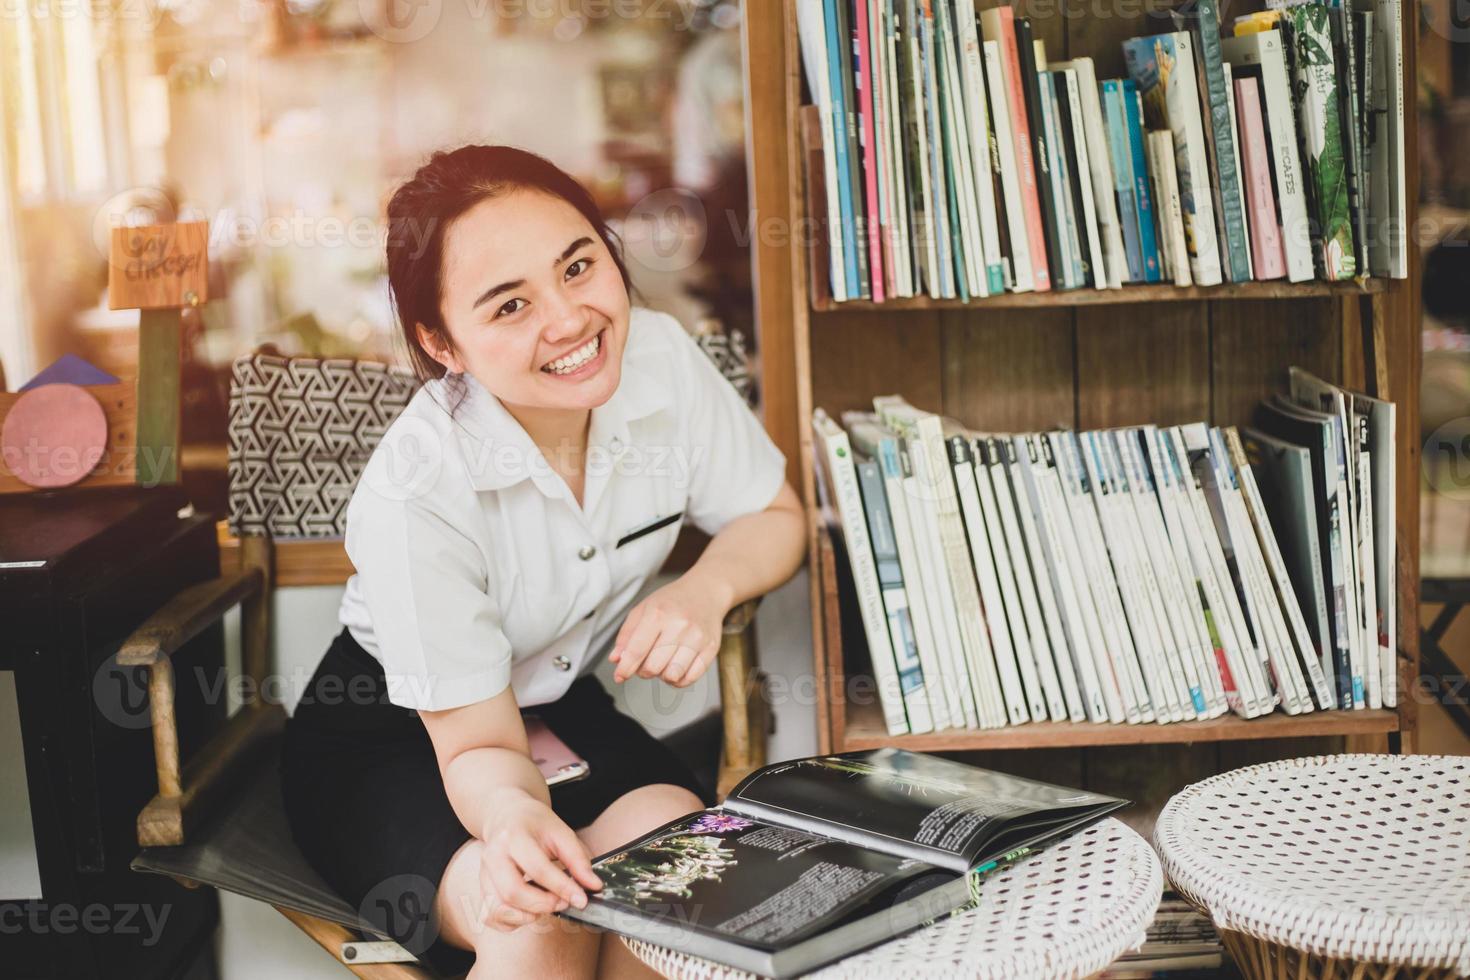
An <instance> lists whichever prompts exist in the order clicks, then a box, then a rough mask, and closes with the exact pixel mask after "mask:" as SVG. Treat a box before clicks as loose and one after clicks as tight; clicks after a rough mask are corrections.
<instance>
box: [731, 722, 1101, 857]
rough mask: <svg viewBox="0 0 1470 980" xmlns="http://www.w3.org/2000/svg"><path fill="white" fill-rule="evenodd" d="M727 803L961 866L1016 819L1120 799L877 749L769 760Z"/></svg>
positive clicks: (1058, 818)
mask: <svg viewBox="0 0 1470 980" xmlns="http://www.w3.org/2000/svg"><path fill="white" fill-rule="evenodd" d="M725 805H726V807H727V808H728V809H730V810H735V811H739V812H742V813H749V814H753V815H758V816H760V817H763V818H764V819H767V820H779V821H781V822H782V823H789V824H792V825H795V826H800V827H802V828H803V829H805V830H808V831H812V832H816V833H822V832H830V833H831V834H833V835H834V836H837V837H841V838H842V839H844V840H853V841H859V842H861V843H864V844H866V845H868V846H869V847H876V848H882V849H884V850H887V851H890V852H892V853H894V854H906V855H909V856H913V857H925V858H926V859H929V860H933V861H934V862H935V863H936V864H940V865H941V866H943V867H951V868H952V869H954V870H960V869H961V867H962V866H963V867H964V868H969V867H973V866H974V863H975V862H976V861H977V860H978V859H979V858H981V857H982V856H986V857H994V856H997V855H992V854H990V853H989V845H991V844H997V845H999V844H1001V843H1002V842H1004V844H1005V845H1010V844H1012V843H1013V842H1014V840H1015V834H1014V833H1013V831H1016V830H1017V829H1019V828H1021V827H1035V826H1038V825H1040V824H1042V823H1047V822H1056V823H1066V822H1069V821H1070V819H1071V818H1073V817H1076V816H1078V815H1079V814H1081V813H1086V812H1088V811H1092V810H1097V811H1099V812H1107V811H1110V810H1111V809H1114V808H1116V807H1117V806H1119V805H1121V802H1120V801H1118V800H1114V799H1113V798H1112V797H1107V796H1101V795H1099V794H1096V793H1087V792H1083V791H1081V790H1073V789H1065V788H1063V787H1059V786H1051V785H1049V784H1046V783H1041V782H1036V781H1033V780H1029V779H1022V778H1020V777H1017V776H1009V775H1006V774H1004V773H998V772H991V771H988V770H985V769H977V768H975V767H973V766H967V765H964V764H963V763H958V762H951V761H949V760H947V759H943V758H939V757H937V756H931V755H925V754H922V753H914V752H906V751H903V750H902V749H876V750H873V751H870V752H854V753H848V754H845V755H840V756H837V755H834V756H820V757H817V758H812V759H799V760H795V761H792V762H786V763H778V764H776V765H771V766H766V767H765V768H764V769H761V770H759V771H757V772H755V773H753V774H751V775H750V776H749V777H747V778H746V780H745V781H744V782H742V783H741V784H740V785H739V786H736V787H735V789H734V790H733V791H731V793H730V797H729V799H728V800H726V804H725ZM1008 849H1009V846H1002V847H1001V850H1008ZM947 856H948V860H946V857H947Z"/></svg>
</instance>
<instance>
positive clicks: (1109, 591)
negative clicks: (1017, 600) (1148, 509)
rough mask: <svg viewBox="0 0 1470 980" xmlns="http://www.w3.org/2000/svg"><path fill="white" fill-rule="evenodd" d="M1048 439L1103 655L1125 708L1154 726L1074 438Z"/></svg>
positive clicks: (1065, 434) (1063, 434)
mask: <svg viewBox="0 0 1470 980" xmlns="http://www.w3.org/2000/svg"><path fill="white" fill-rule="evenodd" d="M1069 436H1071V438H1070V439H1069V438H1068V437H1069ZM1047 440H1048V444H1049V445H1050V447H1051V450H1052V453H1053V454H1054V457H1055V459H1056V470H1057V477H1058V480H1059V491H1060V492H1061V493H1062V494H1063V495H1064V497H1065V499H1066V504H1067V506H1068V507H1069V508H1070V510H1071V516H1072V529H1073V531H1074V532H1076V538H1077V547H1078V553H1079V555H1080V557H1081V560H1082V570H1084V571H1085V574H1086V581H1085V582H1084V583H1083V587H1085V588H1088V589H1089V590H1090V591H1091V594H1092V601H1093V605H1094V607H1095V608H1096V610H1097V619H1098V626H1099V628H1100V630H1101V635H1102V639H1103V643H1104V650H1105V652H1106V656H1107V659H1108V661H1109V663H1110V665H1111V667H1112V671H1113V675H1114V677H1116V679H1117V681H1118V685H1119V693H1120V694H1121V695H1122V696H1123V706H1124V709H1125V711H1127V712H1131V713H1133V714H1136V715H1137V717H1138V720H1139V721H1154V720H1155V717H1156V714H1155V709H1156V706H1155V705H1154V703H1153V700H1152V698H1151V696H1150V692H1149V690H1148V687H1147V685H1146V684H1145V683H1144V679H1143V668H1142V666H1141V665H1140V664H1139V662H1138V653H1137V651H1136V650H1135V649H1134V646H1133V637H1132V634H1131V632H1130V631H1129V629H1128V622H1127V618H1126V616H1125V615H1124V612H1123V604H1122V601H1121V599H1120V597H1119V595H1118V582H1117V579H1116V577H1115V576H1114V575H1113V569H1112V566H1111V565H1109V564H1108V557H1107V550H1106V546H1105V544H1104V542H1103V537H1102V528H1101V527H1100V526H1099V524H1098V519H1097V511H1096V509H1095V508H1094V507H1093V504H1092V501H1091V500H1090V498H1089V495H1088V494H1087V492H1086V490H1085V488H1084V485H1083V482H1082V481H1083V478H1084V476H1085V474H1084V473H1083V471H1082V468H1081V463H1082V460H1081V458H1080V455H1079V454H1078V452H1077V449H1076V437H1075V435H1074V434H1073V433H1070V432H1067V431H1057V432H1051V433H1048V434H1047Z"/></svg>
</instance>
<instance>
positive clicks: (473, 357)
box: [282, 146, 806, 977]
mask: <svg viewBox="0 0 1470 980" xmlns="http://www.w3.org/2000/svg"><path fill="white" fill-rule="evenodd" d="M389 228H390V234H389V240H388V270H389V281H390V285H391V287H392V291H393V297H394V302H395V305H396V307H397V313H398V316H399V319H400V321H401V324H402V329H403V331H404V338H405V340H406V341H407V343H408V346H409V349H410V350H411V352H412V354H413V359H414V363H415V365H416V367H417V368H418V370H419V372H420V374H421V375H422V376H423V377H424V379H425V383H424V385H423V387H422V388H421V389H420V390H419V392H418V393H417V394H416V395H415V396H414V398H413V400H412V401H411V402H410V403H409V405H408V406H407V407H406V408H405V409H404V411H403V412H402V414H401V415H400V416H399V417H398V419H397V420H396V421H395V422H394V423H393V425H392V426H391V427H390V428H389V430H388V431H387V433H385V435H384V436H383V439H382V441H381V442H380V444H379V446H378V448H377V449H376V450H375V452H374V454H373V457H372V458H371V460H370V461H369V463H368V465H367V468H366V470H365V471H364V473H363V477H362V480H361V481H360V483H359V485H358V488H357V490H356V492H355V493H354V495H353V497H352V501H351V503H350V505H349V507H348V511H347V551H348V555H349V556H350V558H351V559H352V564H353V566H354V567H355V568H356V570H357V574H356V575H355V576H354V577H353V578H352V579H351V580H350V581H349V582H348V586H347V590H346V593H345V595H344V598H343V601H342V607H341V613H340V619H341V622H342V625H343V627H344V628H343V631H342V632H341V634H339V635H338V637H337V638H336V640H335V641H334V642H333V644H332V646H331V648H330V649H329V650H328V651H327V654H326V655H325V657H323V659H322V663H321V665H320V666H319V667H318V669H317V672H316V675H315V676H314V678H313V679H312V682H311V685H310V686H309V688H308V691H307V693H306V696H304V697H303V699H302V706H301V707H300V708H299V709H298V710H297V712H296V714H295V716H294V717H293V718H292V719H291V722H290V724H289V726H288V729H287V741H286V747H285V751H284V754H283V757H282V779H283V783H282V786H283V792H284V795H285V799H286V804H287V811H288V814H289V815H290V818H291V823H292V830H293V833H294V834H295V836H296V838H297V841H298V843H299V844H300V846H301V850H302V852H303V853H304V854H305V855H306V857H307V858H308V860H309V861H311V863H312V864H313V865H314V866H315V867H316V868H317V870H318V871H319V872H320V873H321V874H322V876H323V877H324V878H325V879H326V880H327V881H328V882H329V883H330V884H332V885H333V886H334V887H335V888H337V889H338V890H340V891H341V892H342V893H343V895H344V896H345V897H347V898H348V899H349V900H350V901H353V902H355V903H358V904H359V906H360V908H361V913H362V914H363V915H364V916H365V917H367V918H368V919H370V920H372V921H375V922H377V923H378V924H379V926H380V928H382V929H383V931H385V932H387V933H389V934H391V935H393V936H394V937H395V938H397V939H399V941H400V942H402V943H403V944H404V945H405V946H408V947H409V948H410V949H411V950H412V951H414V952H416V953H420V954H421V955H423V956H424V957H425V958H426V959H428V960H429V961H430V962H431V963H432V964H433V965H435V966H437V967H439V968H441V969H442V970H444V971H445V972H458V970H461V969H463V968H464V967H465V966H466V965H467V964H468V963H469V961H470V959H471V956H470V953H471V952H472V953H473V968H472V970H471V974H470V975H471V977H480V976H491V975H495V976H519V975H536V974H538V973H539V974H541V975H549V976H558V977H561V976H593V975H609V976H610V975H626V976H636V975H640V974H641V973H643V972H644V969H645V968H643V967H641V966H640V965H639V964H638V963H637V962H636V961H635V960H633V959H632V958H631V957H630V956H629V954H627V951H626V950H625V949H624V948H623V947H622V945H621V943H618V942H613V941H606V937H604V936H603V935H601V934H600V933H598V932H596V931H595V930H591V929H588V928H585V927H582V926H579V925H574V924H571V923H569V922H566V921H564V920H561V919H552V918H550V917H549V913H552V912H555V911H558V910H560V909H565V908H567V907H568V905H572V904H576V905H578V906H580V905H583V904H585V902H586V901H587V893H588V891H594V890H596V889H598V888H600V887H601V882H599V881H598V879H597V877H596V875H595V874H594V873H593V871H592V868H591V864H590V861H589V857H590V855H592V854H597V853H601V852H603V851H606V850H609V849H611V848H613V847H615V846H617V845H620V844H622V843H623V842H625V841H627V840H629V839H632V838H634V837H637V836H639V835H640V834H641V833H643V832H645V831H647V830H648V829H651V828H652V827H655V826H658V825H661V824H662V823H665V822H667V821H668V820H670V819H672V818H674V817H677V816H680V815H682V814H684V813H687V812H690V811H692V810H696V809H699V808H700V807H701V806H702V805H703V804H704V803H706V802H708V801H707V800H706V799H704V798H703V797H704V794H703V791H702V790H701V789H700V786H699V784H698V781H697V780H696V779H695V777H694V776H693V775H692V774H691V773H690V772H689V771H688V770H687V769H686V768H685V766H684V765H683V764H682V763H681V762H679V761H678V760H677V759H676V758H675V757H674V756H673V755H672V753H670V752H669V750H668V749H667V748H665V747H664V746H663V745H662V743H660V742H658V741H657V740H655V739H654V738H652V737H651V736H649V735H648V734H647V732H645V731H644V730H643V728H641V727H640V726H639V725H638V724H637V723H636V722H634V721H633V720H632V719H631V718H628V717H627V716H624V715H622V714H620V713H619V712H618V711H616V710H615V709H614V707H613V704H612V700H611V698H610V697H609V696H608V694H607V693H606V692H605V691H604V690H603V689H602V688H601V686H600V684H599V682H598V681H597V679H596V678H595V677H594V676H593V675H592V673H591V672H592V670H593V668H594V667H595V666H596V665H597V663H598V662H599V661H600V660H601V659H602V657H603V656H604V655H608V656H609V657H610V659H612V660H613V661H615V662H616V664H617V669H616V672H615V679H616V680H617V682H619V683H623V682H628V681H630V680H632V679H633V678H635V676H636V678H637V680H634V681H633V682H634V683H664V684H669V685H672V686H675V687H684V686H687V685H688V684H690V683H692V682H693V681H694V680H696V679H698V678H699V677H700V676H701V675H702V674H703V673H704V672H705V671H706V669H707V668H708V667H709V665H710V663H711V662H712V661H713V659H714V657H715V654H716V652H717V650H718V646H719V637H720V624H721V621H722V620H723V618H724V616H725V614H726V613H727V612H728V611H729V610H730V609H731V608H732V607H734V606H735V605H736V604H738V603H740V602H742V601H744V600H745V599H747V598H750V597H752V596H755V595H759V594H761V593H764V592H766V591H769V590H770V589H772V588H774V587H775V586H777V585H779V584H780V583H781V582H782V581H784V580H785V579H786V578H788V577H789V576H790V575H791V573H792V572H793V571H795V569H796V567H797V565H798V563H799V562H800V560H801V553H802V548H803V543H804V541H805V537H806V533H805V529H804V526H803V516H802V512H801V508H800V505H799V502H798V500H797V497H796V494H795V493H794V492H793V491H792V489H791V488H790V486H788V485H787V484H786V482H785V461H784V459H783V457H782V455H781V453H780V451H779V450H777V449H776V447H775V446H774V444H773V443H772V442H771V440H770V439H769V437H767V435H766V433H765V431H764V429H763V428H762V427H761V425H760V423H759V422H758V421H757V420H756V419H755V417H754V416H752V415H751V414H750V412H749V410H748V409H747V407H746V406H745V403H744V402H743V400H742V399H741V398H740V396H739V395H738V394H737V393H736V392H735V391H734V389H733V388H731V387H730V385H729V383H728V382H726V381H725V379H724V378H723V377H722V376H721V375H720V373H719V371H718V370H717V369H716V368H715V366H714V365H713V363H712V362H711V361H710V360H709V358H708V357H706V356H705V354H704V353H703V352H702V351H701V350H700V349H699V348H698V347H697V346H696V345H695V343H694V341H693V340H692V339H691V338H690V337H689V336H688V335H687V334H686V333H685V331H684V329H683V328H682V327H681V326H680V325H679V324H678V323H677V322H676V321H675V320H674V319H673V318H672V317H669V316H667V315H665V314H661V313H655V312H653V311H651V310H647V309H642V308H636V307H633V306H632V304H631V301H630V299H629V279H628V274H627V270H626V269H625V267H624V265H623V261H622V258H621V255H620V254H619V249H618V243H617V241H616V239H615V238H614V237H613V236H612V234H611V233H610V232H609V231H608V229H607V227H606V225H605V224H604V222H603V221H602V218H601V216H600V215H599V214H598V213H597V210H596V208H595V207H594V206H593V204H592V202H591V199H590V197H589V196H588V195H587V193H586V191H585V190H584V189H583V188H581V187H580V185H578V184H577V183H576V182H575V181H573V180H571V178H569V177H567V176H566V175H565V174H564V173H562V171H560V170H559V169H557V168H556V167H555V166H554V165H552V164H551V163H549V162H548V161H546V160H544V159H542V158H541V157H538V156H535V155H533V154H530V153H526V152H524V151H520V150H515V149H511V148H508V147H498V146H467V147H461V148H459V149H457V150H454V151H452V152H446V153H437V154H435V155H434V156H433V157H432V158H431V159H430V160H429V162H428V163H427V164H425V165H424V166H423V167H422V168H420V170H419V171H418V172H417V173H416V174H415V175H414V176H413V178H412V179H411V180H409V181H408V182H407V183H406V184H404V185H403V186H402V187H401V188H399V190H398V191H397V193H395V195H394V196H393V199H392V201H391V203H390V205H389ZM685 520H687V521H689V522H690V523H692V524H694V525H695V526H697V527H699V528H700V529H701V530H703V531H705V532H706V533H708V534H710V535H711V536H712V540H711V542H710V544H709V546H708V547H707V548H706V550H705V553H704V554H703V555H702V556H701V557H700V559H699V561H698V562H696V563H695V565H694V566H693V567H692V568H691V569H690V570H689V571H688V572H686V573H685V574H684V575H683V576H682V577H680V578H679V579H677V580H676V581H674V582H673V583H671V584H669V585H667V586H664V587H663V588H661V589H659V590H658V591H656V592H653V593H652V594H651V595H649V596H648V597H647V598H646V599H644V600H642V601H641V602H637V603H636V604H635V599H636V597H637V596H638V595H639V594H640V592H641V590H642V588H643V587H644V585H645V584H646V583H647V582H648V580H649V579H650V578H651V577H652V576H653V575H654V574H655V573H656V572H657V571H658V569H659V568H660V567H661V566H662V564H663V562H664V559H665V558H666V557H667V555H668V553H669V550H670V549H671V548H672V546H673V542H674V539H675V538H676V537H677V535H678V531H679V527H680V526H681V525H682V523H683V522H684V521H685ZM609 649H610V650H611V653H610V654H608V651H609ZM344 690H345V691H347V692H349V693H350V695H351V696H350V697H347V698H345V699H344V698H343V697H342V696H341V692H342V691H344ZM333 693H335V696H333ZM531 705H536V706H537V713H538V715H539V716H540V718H541V720H542V721H544V722H545V723H546V725H547V726H548V727H549V728H550V729H551V730H552V731H553V732H554V733H555V734H556V735H557V736H559V737H560V738H561V740H562V741H563V742H565V743H566V744H567V745H568V746H569V747H570V748H571V749H572V751H573V752H575V753H576V754H578V755H580V756H581V757H582V758H583V759H584V760H585V761H586V762H587V763H588V764H589V766H590V775H589V776H588V777H587V778H585V779H582V780H580V781H577V782H571V783H562V784H558V785H557V786H555V787H552V788H550V789H548V788H547V786H546V784H545V782H544V780H543V778H542V776H541V774H540V772H539V771H538V769H537V768H536V766H535V764H534V763H533V762H532V761H531V758H530V756H529V750H528V743H527V737H526V730H525V726H524V724H523V722H522V720H521V715H520V712H519V710H518V709H520V708H525V707H528V706H531ZM405 909H431V910H432V914H431V915H422V916H416V915H409V916H403V915H398V914H390V912H391V913H398V912H401V911H403V910H405Z"/></svg>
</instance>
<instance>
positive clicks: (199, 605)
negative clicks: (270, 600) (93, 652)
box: [117, 567, 265, 667]
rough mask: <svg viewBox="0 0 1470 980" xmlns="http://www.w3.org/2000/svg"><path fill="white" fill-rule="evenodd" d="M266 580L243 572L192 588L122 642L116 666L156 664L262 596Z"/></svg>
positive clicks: (254, 570) (256, 573) (257, 573)
mask: <svg viewBox="0 0 1470 980" xmlns="http://www.w3.org/2000/svg"><path fill="white" fill-rule="evenodd" d="M264 585H265V576H264V575H263V574H261V571H260V569H258V568H254V567H251V568H243V569H241V570H240V571H238V572H229V573H227V574H224V575H221V576H220V577H219V578H215V579H210V580H209V581H207V582H200V583H199V584H197V585H191V586H190V587H189V588H187V589H184V590H183V591H181V592H179V593H178V594H177V595H175V596H174V597H173V598H172V599H170V600H169V601H168V602H167V603H165V604H164V605H163V607H162V608H161V609H159V610H158V611H157V612H155V613H154V614H153V615H152V616H149V617H148V619H147V620H145V621H144V622H143V625H141V626H139V627H138V628H137V629H136V630H134V631H133V633H132V635H131V636H129V637H128V638H127V639H126V640H124V641H123V644H122V647H121V648H120V649H119V650H118V653H117V662H118V664H119V665H120V666H124V667H138V666H148V665H151V664H156V663H158V662H159V661H160V660H163V659H165V658H168V657H171V656H173V654H174V652H175V651H176V650H178V649H179V648H180V647H182V646H183V645H184V644H185V643H188V642H189V641H190V640H192V639H193V638H194V637H196V636H198V635H199V634H200V633H201V632H203V631H204V629H205V628H206V627H208V626H210V625H212V624H213V623H215V622H218V621H219V619H220V618H221V617H222V616H224V614H225V613H226V612H228V611H229V610H230V609H232V608H234V607H235V606H237V605H239V604H240V603H241V602H243V601H245V600H246V599H249V598H252V597H254V596H256V595H259V594H260V592H261V589H262V588H263V587H264Z"/></svg>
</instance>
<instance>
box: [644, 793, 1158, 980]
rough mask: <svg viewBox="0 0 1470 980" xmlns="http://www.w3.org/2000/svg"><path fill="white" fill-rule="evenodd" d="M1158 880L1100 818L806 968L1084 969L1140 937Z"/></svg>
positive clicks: (887, 975) (704, 972)
mask: <svg viewBox="0 0 1470 980" xmlns="http://www.w3.org/2000/svg"><path fill="white" fill-rule="evenodd" d="M1163 886H1164V879H1163V872H1162V870H1161V868H1160V867H1159V860H1158V857H1157V855H1155V854H1154V851H1153V848H1151V847H1149V845H1148V842H1147V841H1145V840H1144V839H1143V838H1142V837H1140V836H1139V835H1138V834H1136V833H1135V832H1134V831H1132V830H1131V829H1129V828H1128V826H1127V825H1125V824H1123V823H1121V822H1120V821H1118V820H1113V819H1108V820H1103V821H1101V822H1100V823H1097V824H1095V825H1093V826H1092V827H1089V828H1088V829H1086V830H1084V831H1082V832H1080V833H1078V834H1075V835H1074V836H1072V837H1069V838H1067V839H1065V840H1062V841H1059V842H1057V843H1056V844H1053V845H1051V846H1050V847H1048V848H1047V849H1046V850H1044V851H1042V852H1041V853H1039V854H1036V855H1034V856H1032V857H1030V858H1027V859H1026V860H1024V861H1021V862H1020V863H1018V864H1016V865H1013V866H1012V867H1009V868H1006V869H1004V870H1001V871H998V872H995V873H994V874H991V875H988V876H986V877H985V878H984V879H983V880H982V881H981V885H980V901H979V904H978V905H976V906H975V907H973V908H966V909H962V910H960V911H958V912H956V913H954V914H953V915H950V916H947V917H945V918H942V919H939V920H937V921H936V922H934V923H933V924H932V925H929V926H926V927H925V928H923V929H919V930H918V931H916V932H912V933H909V934H908V935H907V936H902V937H900V938H898V939H895V940H893V941H892V942H889V943H885V944H883V945H881V946H877V947H874V948H873V949H870V950H867V951H866V952H863V953H859V954H857V955H855V956H850V957H848V958H847V959H845V960H841V961H839V962H837V963H833V964H831V965H830V966H828V967H825V968H823V969H822V970H820V971H818V972H816V973H814V974H812V975H811V976H813V977H824V978H837V977H882V978H884V980H897V978H902V977H985V978H990V977H994V978H1006V980H1010V978H1020V977H1056V978H1075V977H1088V976H1091V975H1092V974H1094V973H1097V972H1098V971H1099V970H1101V969H1103V967H1105V966H1107V965H1108V964H1109V963H1111V962H1112V961H1113V960H1115V959H1117V957H1118V956H1119V955H1121V954H1122V953H1124V952H1126V951H1127V950H1130V949H1136V948H1138V946H1139V945H1140V944H1141V943H1142V942H1143V938H1144V931H1145V930H1146V929H1147V928H1148V924H1149V923H1150V922H1151V921H1152V920H1153V917H1154V912H1155V910H1157V909H1158V907H1159V899H1160V897H1161V895H1162V894H1163ZM625 941H626V942H627V944H628V946H629V948H631V949H632V950H633V952H634V953H636V954H637V955H638V957H639V959H641V960H643V961H644V962H645V963H647V964H648V965H649V966H651V967H653V968H654V969H655V970H657V971H659V972H660V973H662V974H663V975H664V976H666V977H677V978H680V980H684V978H689V980H693V978H701V980H703V978H720V980H735V978H744V977H748V976H750V974H748V973H743V972H741V971H739V970H732V969H730V968H729V967H725V966H721V965H720V964H718V963H711V962H710V961H708V960H703V959H698V958H696V957H692V956H686V955H684V954H682V953H676V952H674V951H672V950H669V949H665V948H663V947H661V946H653V945H650V944H648V943H645V942H640V941H639V940H636V939H627V940H625Z"/></svg>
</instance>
